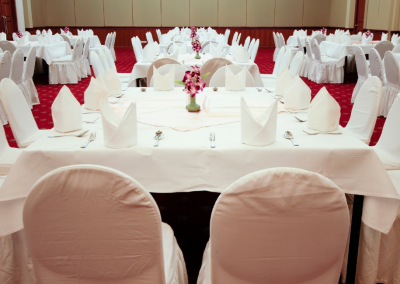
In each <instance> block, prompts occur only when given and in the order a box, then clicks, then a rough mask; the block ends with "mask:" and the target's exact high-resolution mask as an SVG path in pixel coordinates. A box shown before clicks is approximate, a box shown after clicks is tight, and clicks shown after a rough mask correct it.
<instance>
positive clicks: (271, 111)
mask: <svg viewBox="0 0 400 284" xmlns="http://www.w3.org/2000/svg"><path fill="white" fill-rule="evenodd" d="M241 109H242V112H241V113H242V115H241V129H242V143H243V144H247V145H252V146H268V145H270V144H273V143H275V142H276V125H277V120H278V112H277V111H278V100H275V102H274V103H273V104H272V105H271V106H270V107H269V108H268V109H267V110H266V111H265V112H264V113H262V114H261V115H258V116H254V115H253V113H252V111H251V110H250V108H249V107H248V105H247V104H246V101H245V100H244V98H243V97H242V99H241Z"/></svg>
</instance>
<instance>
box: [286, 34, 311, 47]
mask: <svg viewBox="0 0 400 284" xmlns="http://www.w3.org/2000/svg"><path fill="white" fill-rule="evenodd" d="M297 38H298V37H297V36H290V37H289V38H288V39H287V41H286V44H287V45H291V46H298V45H299V44H298V42H297ZM306 38H308V39H311V36H307V37H300V40H301V44H302V45H303V46H306Z"/></svg>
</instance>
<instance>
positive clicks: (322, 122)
mask: <svg viewBox="0 0 400 284" xmlns="http://www.w3.org/2000/svg"><path fill="white" fill-rule="evenodd" d="M285 103H286V102H285ZM339 119H340V106H339V104H338V103H337V101H336V100H335V99H334V98H333V97H332V96H331V95H330V94H329V93H328V91H327V90H326V88H325V87H323V88H322V89H321V90H320V91H319V92H318V94H317V95H316V96H315V98H314V99H313V101H312V102H311V104H310V109H309V110H308V128H309V129H312V130H316V131H323V132H331V131H335V130H338V128H339Z"/></svg>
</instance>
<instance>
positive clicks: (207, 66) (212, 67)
mask: <svg viewBox="0 0 400 284" xmlns="http://www.w3.org/2000/svg"><path fill="white" fill-rule="evenodd" d="M232 64H233V63H232V62H231V61H230V60H228V59H226V58H219V57H217V58H212V59H209V60H207V61H206V63H204V65H203V66H201V68H200V73H201V74H206V73H208V72H210V74H209V75H208V76H207V77H205V78H204V79H203V83H206V87H209V86H210V80H211V78H212V76H213V75H214V73H215V72H217V70H218V69H219V68H221V67H222V66H226V65H232Z"/></svg>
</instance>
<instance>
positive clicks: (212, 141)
mask: <svg viewBox="0 0 400 284" xmlns="http://www.w3.org/2000/svg"><path fill="white" fill-rule="evenodd" d="M210 141H211V148H215V133H214V132H211V133H210Z"/></svg>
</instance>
